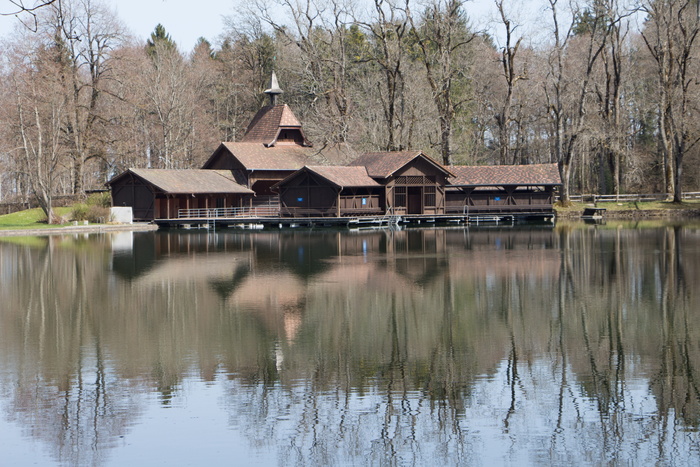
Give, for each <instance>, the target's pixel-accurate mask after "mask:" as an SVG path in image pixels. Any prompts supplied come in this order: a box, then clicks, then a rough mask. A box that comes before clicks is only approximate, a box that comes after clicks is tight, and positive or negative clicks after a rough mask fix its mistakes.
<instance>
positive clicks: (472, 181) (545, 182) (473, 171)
mask: <svg viewBox="0 0 700 467" xmlns="http://www.w3.org/2000/svg"><path fill="white" fill-rule="evenodd" d="M450 169H451V170H452V172H453V173H454V174H455V177H454V178H453V179H452V180H450V184H449V186H448V187H447V212H449V213H475V214H477V213H508V214H520V213H551V212H553V211H554V196H555V192H556V190H557V188H558V187H559V186H560V185H561V177H560V175H559V169H558V167H557V165H556V164H532V165H494V166H453V167H450Z"/></svg>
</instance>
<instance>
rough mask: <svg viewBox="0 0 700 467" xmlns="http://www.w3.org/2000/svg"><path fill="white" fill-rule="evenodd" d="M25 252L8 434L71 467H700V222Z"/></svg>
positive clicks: (4, 403) (4, 401)
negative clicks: (260, 466)
mask: <svg viewBox="0 0 700 467" xmlns="http://www.w3.org/2000/svg"><path fill="white" fill-rule="evenodd" d="M16 242H17V240H14V241H13V243H8V242H2V243H0V271H1V272H2V281H1V283H0V297H2V303H3V305H2V311H1V312H0V407H1V408H2V410H3V419H4V422H3V423H2V424H0V433H4V434H8V435H9V434H10V433H15V430H17V429H21V431H22V433H23V435H24V438H23V439H24V441H18V443H19V444H18V446H20V447H22V443H30V442H31V440H32V439H34V440H41V443H42V446H45V447H46V449H47V450H48V455H49V456H50V458H51V459H52V460H53V462H56V463H68V464H81V465H82V464H85V465H103V464H110V463H114V464H121V463H123V462H124V461H125V460H128V456H129V455H138V456H143V455H144V453H147V452H148V451H149V449H154V448H155V446H159V445H161V444H163V442H164V441H163V440H164V438H166V437H167V436H173V435H172V433H171V434H169V435H166V433H168V432H169V431H168V430H170V429H171V428H172V427H173V426H179V427H182V429H188V430H191V431H187V432H186V433H187V434H186V436H185V439H184V441H183V442H181V443H180V444H181V445H183V446H187V447H188V450H189V451H191V452H195V453H196V459H195V460H194V462H198V463H206V464H219V463H227V462H223V461H222V459H223V458H225V457H226V456H223V457H221V455H222V453H225V454H226V455H229V456H230V455H235V456H237V458H240V459H249V460H250V459H253V458H255V459H256V460H257V462H261V463H271V464H276V463H285V464H289V463H295V464H309V463H314V464H336V463H346V462H349V463H357V462H361V463H376V464H384V463H391V464H425V463H434V462H435V461H440V460H442V461H443V462H447V463H449V464H455V463H468V464H489V463H493V462H496V463H500V464H502V463H516V462H517V463H525V464H538V463H557V464H558V463H564V462H566V463H570V462H575V463H578V464H580V463H590V464H599V463H627V462H630V463H642V462H644V463H646V462H649V460H650V459H654V460H655V461H656V462H659V463H691V462H692V463H695V462H696V461H697V460H698V459H700V457H698V447H699V446H700V444H699V443H698V441H699V436H698V427H699V425H700V409H699V407H698V399H699V396H700V395H699V394H698V385H697V382H696V377H695V371H696V366H697V364H698V362H699V360H698V357H699V356H700V355H699V349H698V345H699V344H700V334H699V333H700V326H699V325H700V322H698V321H699V317H698V312H697V309H698V304H699V298H698V291H697V284H698V283H699V282H698V279H699V276H698V268H699V267H700V230H698V229H697V228H696V227H692V226H657V227H654V228H645V229H633V228H628V227H623V226H615V225H610V224H608V225H605V226H566V225H560V226H558V227H557V228H555V229H552V228H532V229H483V230H474V229H471V230H470V229H416V230H404V231H391V230H386V231H368V232H347V231H342V232H330V231H320V232H319V231H302V230H300V231H292V232H279V231H270V232H268V231H254V232H245V231H230V232H219V233H216V234H209V233H198V232H186V233H155V234H153V233H134V234H131V233H129V234H120V235H118V236H110V235H99V236H91V237H89V238H82V237H81V238H74V237H66V238H60V237H51V238H44V239H31V240H30V241H29V240H22V241H21V243H16ZM212 394H216V395H215V396H212ZM212 397H213V398H214V399H213V400H214V402H212V400H211V398H212ZM198 401H203V402H202V407H207V408H201V409H200V408H197V409H195V408H196V407H200V405H198ZM163 410H167V411H168V412H163ZM166 413H167V414H168V415H167V416H166V415H164V414H166ZM220 414H224V419H223V420H219V419H218V418H217V417H219V416H220ZM208 417H210V418H208ZM199 419H202V420H208V423H206V424H199V423H196V420H199ZM163 420H167V421H168V423H167V424H164V423H163ZM171 422H172V423H171ZM147 426H150V427H158V428H157V429H155V430H150V431H148V433H144V431H146V430H144V429H143V428H144V427H147ZM186 427H192V428H191V429H189V428H186ZM195 427H196V428H195ZM141 439H144V440H147V441H146V444H145V445H144V444H143V443H141V442H140V441H139V440H141ZM135 445H139V446H142V447H140V448H138V449H137V448H135V447H133V446H135ZM18 449H19V448H18ZM135 450H137V451H138V453H137V454H134V451H135ZM169 452H172V454H171V456H172V457H168V456H169ZM0 453H2V448H0ZM163 456H165V457H163ZM180 456H182V453H180V452H178V451H177V450H172V451H168V450H166V452H162V453H160V457H158V460H159V461H163V462H168V461H170V462H173V463H179V462H180V461H183V458H182V457H180ZM20 460H21V458H20Z"/></svg>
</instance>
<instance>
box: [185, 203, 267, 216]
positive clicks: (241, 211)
mask: <svg viewBox="0 0 700 467" xmlns="http://www.w3.org/2000/svg"><path fill="white" fill-rule="evenodd" d="M279 213H280V209H279V206H253V207H243V208H198V209H180V210H178V212H177V217H178V218H179V219H211V218H228V219H230V218H234V217H279Z"/></svg>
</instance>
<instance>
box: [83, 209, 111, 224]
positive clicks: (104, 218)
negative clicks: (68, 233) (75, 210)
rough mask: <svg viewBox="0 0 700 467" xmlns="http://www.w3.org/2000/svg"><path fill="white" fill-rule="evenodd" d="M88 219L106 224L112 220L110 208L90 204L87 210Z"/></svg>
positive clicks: (95, 222)
mask: <svg viewBox="0 0 700 467" xmlns="http://www.w3.org/2000/svg"><path fill="white" fill-rule="evenodd" d="M87 220H88V221H89V222H92V223H94V224H105V223H107V222H109V221H111V218H110V210H109V208H108V207H104V206H97V205H94V206H90V207H89V209H88V212H87Z"/></svg>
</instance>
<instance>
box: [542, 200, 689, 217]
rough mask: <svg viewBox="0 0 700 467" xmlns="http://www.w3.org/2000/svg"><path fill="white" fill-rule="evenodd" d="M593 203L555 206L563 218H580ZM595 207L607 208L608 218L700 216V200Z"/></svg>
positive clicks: (642, 202) (626, 203)
mask: <svg viewBox="0 0 700 467" xmlns="http://www.w3.org/2000/svg"><path fill="white" fill-rule="evenodd" d="M591 206H593V204H591V203H572V204H571V205H570V206H561V205H558V204H557V205H555V209H556V211H557V215H558V216H561V217H579V216H580V215H581V214H582V213H583V210H584V209H585V208H587V207H591ZM595 207H598V208H605V210H606V216H607V217H624V218H634V217H639V218H647V217H696V216H700V200H688V201H684V202H682V203H680V204H677V203H672V202H670V201H639V202H635V201H633V202H623V203H615V202H610V203H596V205H595Z"/></svg>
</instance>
